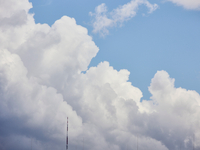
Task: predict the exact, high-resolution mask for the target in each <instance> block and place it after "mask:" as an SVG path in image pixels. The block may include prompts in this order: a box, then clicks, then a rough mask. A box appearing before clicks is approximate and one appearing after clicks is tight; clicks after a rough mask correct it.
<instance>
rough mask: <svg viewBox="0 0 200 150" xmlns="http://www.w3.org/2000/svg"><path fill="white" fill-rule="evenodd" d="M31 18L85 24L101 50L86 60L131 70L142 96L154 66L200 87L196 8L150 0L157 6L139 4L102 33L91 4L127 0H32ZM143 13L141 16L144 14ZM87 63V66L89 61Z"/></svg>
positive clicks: (192, 87)
mask: <svg viewBox="0 0 200 150" xmlns="http://www.w3.org/2000/svg"><path fill="white" fill-rule="evenodd" d="M30 2H32V4H33V8H32V9H31V10H30V12H32V13H34V14H35V15H34V18H35V21H36V23H47V24H49V25H52V24H53V23H54V22H55V21H56V20H58V19H60V18H61V17H62V16H64V15H67V16H69V17H72V18H75V20H76V22H77V24H78V25H81V26H84V27H86V28H87V29H88V33H89V35H90V36H92V37H93V40H94V42H95V43H96V45H97V46H98V47H99V49H100V51H99V52H98V54H97V56H96V57H94V58H93V59H92V61H91V63H90V66H97V65H98V64H99V63H100V62H102V61H108V62H109V63H110V65H111V66H113V67H114V68H115V69H117V70H120V69H127V70H129V71H130V73H131V74H130V79H129V80H130V82H132V84H133V85H134V86H136V87H138V88H140V89H141V91H142V92H143V95H144V97H143V99H149V97H150V96H151V95H150V93H149V92H148V86H149V85H150V82H151V78H152V77H153V76H154V74H155V73H156V72H157V71H158V70H165V71H167V72H168V73H169V74H170V76H171V77H172V78H175V86H176V87H183V88H186V89H189V90H196V91H197V92H198V93H200V89H199V85H200V67H199V64H200V59H199V54H200V51H199V49H200V42H199V39H200V30H199V27H200V19H199V17H200V12H199V11H198V10H193V9H192V10H191V9H190V10H188V9H185V8H184V7H182V6H178V5H176V4H174V3H171V2H167V1H161V0H151V1H149V2H150V3H152V4H154V3H156V4H158V6H159V8H158V9H157V10H156V11H154V12H153V13H151V14H148V13H147V8H146V7H145V6H140V7H139V9H138V12H137V15H136V16H135V17H133V18H131V19H130V20H128V21H125V22H124V23H123V25H122V26H117V27H112V28H110V29H109V34H108V35H106V36H104V37H102V36H100V35H99V34H98V33H92V30H93V28H92V23H91V21H92V19H93V18H92V17H91V16H90V15H89V12H94V10H95V7H96V6H98V5H100V4H102V3H105V4H106V5H107V9H108V11H112V10H113V9H115V8H117V7H118V6H119V5H124V4H126V3H128V2H129V1H128V0H125V1H124V0H123V1H122V0H110V1H102V0H96V1H92V0H87V1H81V0H77V1H70V0H57V1H55V0H42V1H37V0H31V1H30ZM143 14H145V16H143ZM90 66H89V67H90Z"/></svg>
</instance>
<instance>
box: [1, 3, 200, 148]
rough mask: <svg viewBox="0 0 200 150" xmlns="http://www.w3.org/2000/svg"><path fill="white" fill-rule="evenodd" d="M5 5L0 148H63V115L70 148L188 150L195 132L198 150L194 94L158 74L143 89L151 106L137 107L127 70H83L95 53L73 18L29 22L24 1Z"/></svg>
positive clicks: (136, 91)
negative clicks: (149, 94) (46, 21)
mask: <svg viewBox="0 0 200 150" xmlns="http://www.w3.org/2000/svg"><path fill="white" fill-rule="evenodd" d="M13 3H14V4H15V5H16V6H17V7H12V6H13V5H12V4H13ZM8 4H10V6H11V7H9V6H7V5H8ZM4 5H6V6H5V7H8V9H7V10H9V13H8V14H10V15H8V16H5V15H2V16H1V17H0V19H1V20H3V22H1V24H0V149H2V150H13V149H16V150H23V149H29V148H30V147H31V139H32V145H33V148H34V149H38V150H45V149H63V148H65V132H66V117H67V116H69V136H70V138H69V143H70V144H69V147H70V148H71V149H73V148H77V149H80V148H82V145H83V139H84V143H85V144H84V147H85V149H88V150H92V149H93V150H94V149H95V150H100V149H113V150H120V149H124V145H126V147H127V149H134V148H136V146H137V145H136V143H137V142H136V141H137V138H138V143H139V148H140V149H141V150H142V149H143V150H145V149H147V147H148V148H149V149H155V150H167V149H179V148H178V146H179V145H180V143H181V144H182V146H183V147H184V148H185V149H186V148H187V149H189V148H191V146H192V143H191V142H192V137H193V134H195V138H196V139H195V141H196V142H195V146H196V148H199V147H200V145H199V143H200V130H199V128H200V122H199V120H200V119H199V118H200V112H199V110H200V109H199V106H200V96H199V94H198V93H197V92H195V91H189V90H186V89H183V88H176V87H175V86H174V82H175V80H174V79H171V78H170V77H169V75H168V73H167V72H165V71H159V72H157V73H156V74H155V76H154V78H153V79H152V81H151V85H150V87H149V91H150V92H151V94H152V97H151V99H152V101H145V100H143V101H142V102H140V100H141V98H142V92H141V91H140V89H138V88H137V87H134V86H133V85H131V83H130V82H128V79H129V74H130V73H129V71H127V70H125V69H124V70H120V71H117V70H115V69H114V68H113V67H112V66H110V65H109V63H108V62H102V63H100V64H99V65H98V66H96V67H91V68H89V69H87V67H88V65H89V63H90V61H91V59H92V58H93V57H95V55H96V53H97V52H98V48H97V46H96V45H95V43H94V42H93V41H92V38H91V37H90V36H88V33H87V30H86V29H85V28H83V27H81V26H79V25H77V24H76V22H75V19H73V18H69V17H67V16H64V17H62V18H61V19H59V20H58V21H56V22H55V23H54V25H52V27H50V26H48V25H47V24H35V22H34V19H33V16H32V15H31V14H28V9H29V8H30V6H31V5H30V4H29V3H28V1H23V0H19V1H17V2H16V1H12V0H7V1H6V3H4V2H3V1H0V6H1V7H4ZM22 5H23V7H22ZM18 6H19V7H18ZM7 10H5V11H7ZM20 10H24V13H19V14H18V15H16V13H15V12H16V11H17V12H18V11H19V12H20ZM120 10H121V9H120ZM98 11H99V12H101V11H105V10H102V9H99V10H98ZM150 11H151V10H150ZM120 13H121V11H119V14H120ZM5 14H6V13H5ZM115 14H116V13H115ZM122 14H123V13H122ZM24 16H25V17H24ZM120 16H121V15H120ZM127 16H129V15H127ZM14 17H17V18H16V20H17V19H18V18H21V21H20V23H13V22H12V21H11V20H12V18H14ZM82 71H86V73H85V74H84V73H81V72H82Z"/></svg>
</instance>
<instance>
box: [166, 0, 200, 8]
mask: <svg viewBox="0 0 200 150" xmlns="http://www.w3.org/2000/svg"><path fill="white" fill-rule="evenodd" d="M167 1H170V2H172V3H175V4H176V5H179V6H183V7H184V8H186V9H194V10H200V1H199V0H167Z"/></svg>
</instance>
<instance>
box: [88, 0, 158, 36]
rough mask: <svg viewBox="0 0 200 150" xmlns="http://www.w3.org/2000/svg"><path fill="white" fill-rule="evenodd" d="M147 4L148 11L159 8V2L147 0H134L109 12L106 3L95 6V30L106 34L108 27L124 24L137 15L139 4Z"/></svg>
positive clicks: (93, 24)
mask: <svg viewBox="0 0 200 150" xmlns="http://www.w3.org/2000/svg"><path fill="white" fill-rule="evenodd" d="M142 4H143V5H146V7H147V8H148V9H149V12H148V13H152V12H153V11H155V10H156V9H157V8H158V5H157V4H150V3H149V2H148V1H147V0H132V1H130V2H129V3H127V4H124V5H123V6H119V7H118V8H116V9H114V10H112V11H111V12H107V7H106V5H105V4H104V3H102V4H101V5H99V6H97V7H96V8H95V13H92V12H90V15H91V16H94V20H93V22H92V26H93V28H94V29H93V32H94V33H100V34H101V35H103V36H104V35H106V34H108V33H109V31H108V28H110V27H113V26H116V25H118V24H119V25H122V24H123V22H125V21H128V20H130V19H131V18H133V17H134V16H135V15H136V12H137V10H138V7H139V5H142Z"/></svg>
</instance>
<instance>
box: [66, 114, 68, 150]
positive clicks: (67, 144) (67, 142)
mask: <svg viewBox="0 0 200 150" xmlns="http://www.w3.org/2000/svg"><path fill="white" fill-rule="evenodd" d="M66 150H68V117H67V136H66Z"/></svg>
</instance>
